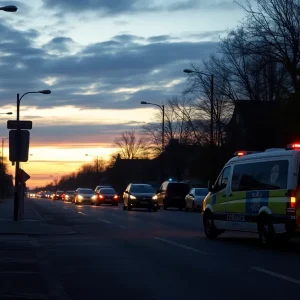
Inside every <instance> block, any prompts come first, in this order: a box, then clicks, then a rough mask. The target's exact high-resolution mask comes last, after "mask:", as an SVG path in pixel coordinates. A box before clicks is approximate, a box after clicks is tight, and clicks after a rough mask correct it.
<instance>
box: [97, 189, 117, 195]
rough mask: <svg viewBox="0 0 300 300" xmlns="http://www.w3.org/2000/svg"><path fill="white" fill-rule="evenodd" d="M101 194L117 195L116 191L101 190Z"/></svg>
mask: <svg viewBox="0 0 300 300" xmlns="http://www.w3.org/2000/svg"><path fill="white" fill-rule="evenodd" d="M100 193H101V194H116V191H115V190H114V189H101V190H100Z"/></svg>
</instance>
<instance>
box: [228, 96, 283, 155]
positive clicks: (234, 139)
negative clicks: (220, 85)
mask: <svg viewBox="0 0 300 300" xmlns="http://www.w3.org/2000/svg"><path fill="white" fill-rule="evenodd" d="M278 109H279V105H278V103H277V102H275V101H250V100H239V101H236V103H235V108H234V112H233V115H232V118H231V120H230V122H229V123H228V125H227V127H226V142H225V143H226V146H227V148H228V150H229V151H230V152H231V155H232V153H234V152H235V151H237V150H253V151H263V150H265V149H267V148H277V147H285V144H283V137H282V135H281V134H280V132H281V131H280V130H279V129H280V128H279V127H280V126H279V123H280V122H279V120H278V118H277V117H276V116H277V114H278Z"/></svg>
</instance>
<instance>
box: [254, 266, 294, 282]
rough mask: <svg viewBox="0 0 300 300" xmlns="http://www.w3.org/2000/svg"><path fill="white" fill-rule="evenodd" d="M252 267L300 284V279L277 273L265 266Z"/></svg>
mask: <svg viewBox="0 0 300 300" xmlns="http://www.w3.org/2000/svg"><path fill="white" fill-rule="evenodd" d="M250 269H252V270H255V271H258V272H261V273H265V274H268V275H271V276H274V277H277V278H280V279H283V280H286V281H289V282H292V283H296V284H299V285H300V280H298V279H295V278H292V277H288V276H286V275H282V274H279V273H275V272H272V271H269V270H266V269H263V268H260V267H250Z"/></svg>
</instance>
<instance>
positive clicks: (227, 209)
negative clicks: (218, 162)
mask: <svg viewBox="0 0 300 300" xmlns="http://www.w3.org/2000/svg"><path fill="white" fill-rule="evenodd" d="M299 162H300V143H299V144H290V145H288V147H287V148H286V149H268V150H266V151H264V152H249V151H248V152H247V151H238V152H236V153H235V157H233V158H232V159H230V160H229V161H228V162H227V163H226V165H225V166H224V168H223V170H222V171H221V173H220V175H219V177H218V179H217V180H216V182H215V184H214V185H212V184H211V183H209V193H208V195H207V196H206V198H205V199H204V201H203V213H202V214H203V225H204V230H205V235H206V236H207V237H208V238H210V239H213V238H216V237H217V236H218V235H219V234H221V233H223V232H224V231H227V230H228V231H244V232H255V233H258V234H259V239H260V242H261V243H262V244H268V243H270V242H272V241H273V240H274V238H275V237H282V238H284V239H285V240H287V239H288V238H290V237H293V236H296V235H298V234H299V235H300V174H299V167H300V166H299Z"/></svg>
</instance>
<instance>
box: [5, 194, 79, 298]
mask: <svg viewBox="0 0 300 300" xmlns="http://www.w3.org/2000/svg"><path fill="white" fill-rule="evenodd" d="M74 233H76V232H74V231H72V229H71V228H70V227H67V226H59V225H52V224H47V223H46V222H45V221H44V220H43V218H42V217H41V216H40V214H39V212H38V209H37V206H36V204H35V203H34V201H32V200H28V199H25V206H24V220H22V221H17V222H15V221H13V199H5V200H1V201H0V300H2V299H3V300H4V299H6V300H29V299H35V300H37V299H39V300H52V299H61V298H60V297H58V296H57V294H59V293H58V292H57V291H56V289H57V288H56V285H57V284H56V281H55V279H56V276H55V274H53V273H55V272H56V271H55V272H54V271H53V270H52V268H51V266H50V265H49V262H48V255H47V253H46V252H45V250H44V249H43V247H41V245H40V244H39V240H38V236H48V235H49V236H51V235H62V234H63V235H64V234H74ZM64 299H68V298H66V297H65V298H64Z"/></svg>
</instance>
